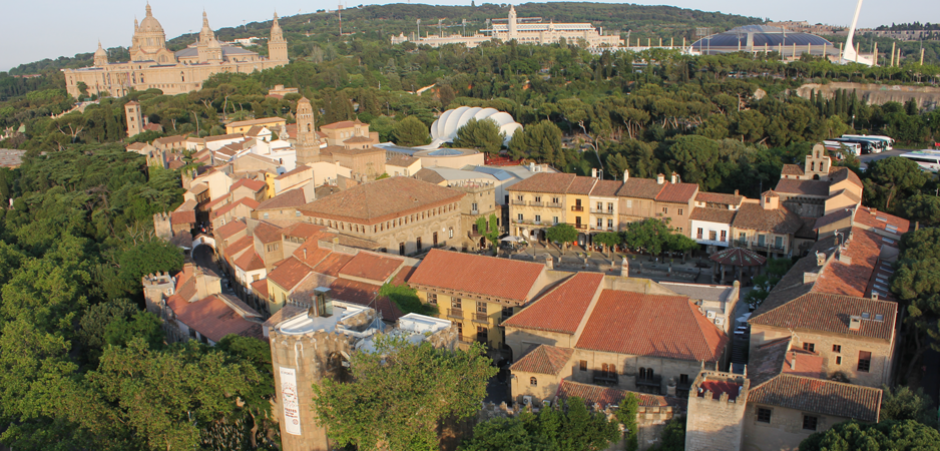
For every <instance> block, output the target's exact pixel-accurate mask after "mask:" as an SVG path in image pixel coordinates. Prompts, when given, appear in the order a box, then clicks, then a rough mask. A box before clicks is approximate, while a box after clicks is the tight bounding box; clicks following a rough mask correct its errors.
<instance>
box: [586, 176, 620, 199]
mask: <svg viewBox="0 0 940 451" xmlns="http://www.w3.org/2000/svg"><path fill="white" fill-rule="evenodd" d="M621 186H623V182H621V181H619V180H598V181H597V183H596V184H595V185H594V189H593V190H591V195H592V196H598V197H615V196H617V190H619V189H620V187H621Z"/></svg>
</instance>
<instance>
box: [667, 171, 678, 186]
mask: <svg viewBox="0 0 940 451" xmlns="http://www.w3.org/2000/svg"><path fill="white" fill-rule="evenodd" d="M678 179H679V174H676V173H675V172H673V173H672V176H671V177H669V181H670V182H672V184H673V185H675V184H676V182H678Z"/></svg>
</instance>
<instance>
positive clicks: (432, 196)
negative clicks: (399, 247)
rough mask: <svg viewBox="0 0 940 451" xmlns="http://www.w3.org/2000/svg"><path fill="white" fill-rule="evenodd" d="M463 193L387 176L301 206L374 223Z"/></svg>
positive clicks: (310, 213)
mask: <svg viewBox="0 0 940 451" xmlns="http://www.w3.org/2000/svg"><path fill="white" fill-rule="evenodd" d="M463 197H464V193H462V192H460V191H457V190H453V189H450V188H445V187H442V186H437V185H434V184H431V183H427V182H422V181H420V180H415V179H413V178H410V177H391V178H387V179H382V180H378V181H375V182H372V183H366V184H363V185H358V186H355V187H352V188H350V189H347V190H345V191H340V192H338V193H336V194H332V195H330V196H327V197H325V198H322V199H317V200H315V201H313V202H310V203H309V204H307V205H304V206H302V207H300V208H298V210H300V211H301V212H302V213H303V214H304V215H306V216H315V217H319V218H329V219H338V220H345V221H353V222H357V223H360V224H370V225H371V224H377V223H379V222H382V221H386V220H389V219H393V218H398V217H400V216H403V215H406V214H411V213H415V212H420V211H424V210H429V209H431V208H436V207H440V206H444V205H446V204H448V203H452V202H457V201H459V200H460V199H462V198H463Z"/></svg>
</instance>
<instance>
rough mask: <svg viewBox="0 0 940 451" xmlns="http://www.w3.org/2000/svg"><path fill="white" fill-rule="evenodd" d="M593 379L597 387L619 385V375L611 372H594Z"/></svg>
mask: <svg viewBox="0 0 940 451" xmlns="http://www.w3.org/2000/svg"><path fill="white" fill-rule="evenodd" d="M591 373H592V379H593V380H594V383H595V384H597V385H617V384H618V383H619V378H618V376H617V373H612V372H610V371H600V370H593V371H591Z"/></svg>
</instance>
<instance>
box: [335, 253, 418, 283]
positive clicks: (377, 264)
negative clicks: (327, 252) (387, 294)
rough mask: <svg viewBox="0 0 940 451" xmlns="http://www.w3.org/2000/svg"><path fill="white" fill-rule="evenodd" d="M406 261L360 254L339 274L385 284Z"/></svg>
mask: <svg viewBox="0 0 940 451" xmlns="http://www.w3.org/2000/svg"><path fill="white" fill-rule="evenodd" d="M404 262H405V260H403V259H400V258H389V257H383V256H380V255H376V254H372V253H369V252H360V253H358V254H356V256H355V257H353V258H352V260H350V261H349V263H347V264H346V265H345V266H343V268H342V269H340V271H339V273H340V274H342V275H345V276H350V277H357V278H361V279H368V280H374V281H377V282H385V281H386V280H388V278H389V277H391V276H392V274H394V273H395V270H396V269H398V267H399V266H401V265H402V264H403V263H404Z"/></svg>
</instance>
